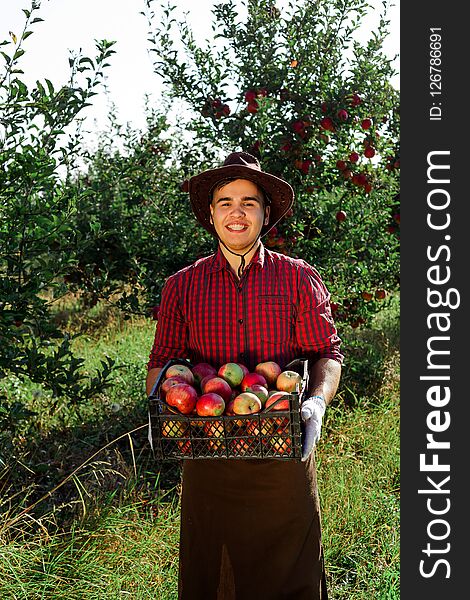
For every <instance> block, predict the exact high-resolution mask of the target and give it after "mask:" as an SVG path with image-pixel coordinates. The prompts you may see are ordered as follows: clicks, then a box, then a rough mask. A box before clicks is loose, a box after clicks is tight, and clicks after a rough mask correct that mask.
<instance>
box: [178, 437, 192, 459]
mask: <svg viewBox="0 0 470 600" xmlns="http://www.w3.org/2000/svg"><path fill="white" fill-rule="evenodd" d="M176 443H177V444H178V448H179V451H180V452H181V454H184V455H185V456H190V455H192V453H193V449H192V447H191V440H178V441H177V442H176Z"/></svg>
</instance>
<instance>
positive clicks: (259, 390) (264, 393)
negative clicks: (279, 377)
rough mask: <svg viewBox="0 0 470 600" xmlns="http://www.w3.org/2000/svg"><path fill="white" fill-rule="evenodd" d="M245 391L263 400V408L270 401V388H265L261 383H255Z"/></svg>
mask: <svg viewBox="0 0 470 600" xmlns="http://www.w3.org/2000/svg"><path fill="white" fill-rule="evenodd" d="M245 391H247V392H251V393H252V394H254V395H255V396H258V398H259V399H260V400H261V406H264V404H265V403H266V400H267V399H268V394H269V392H268V388H266V387H264V385H260V384H259V383H254V384H253V385H250V386H249V387H248V388H247V389H246V390H245Z"/></svg>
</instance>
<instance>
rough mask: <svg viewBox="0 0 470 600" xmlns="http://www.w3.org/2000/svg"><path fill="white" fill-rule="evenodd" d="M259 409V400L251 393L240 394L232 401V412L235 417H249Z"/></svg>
mask: <svg viewBox="0 0 470 600" xmlns="http://www.w3.org/2000/svg"><path fill="white" fill-rule="evenodd" d="M261 408H262V407H261V400H260V399H259V398H258V396H256V395H255V394H253V393H251V392H242V393H241V394H238V396H237V397H236V398H235V399H234V401H233V412H234V413H235V414H236V415H251V414H252V413H257V412H259V411H260V410H261Z"/></svg>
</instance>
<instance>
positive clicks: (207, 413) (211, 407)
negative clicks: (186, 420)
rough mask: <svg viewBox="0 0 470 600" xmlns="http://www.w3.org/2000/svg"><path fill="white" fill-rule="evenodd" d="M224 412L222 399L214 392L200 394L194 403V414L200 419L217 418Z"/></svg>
mask: <svg viewBox="0 0 470 600" xmlns="http://www.w3.org/2000/svg"><path fill="white" fill-rule="evenodd" d="M224 410H225V402H224V399H223V398H222V396H220V395H219V394H215V393H214V392H208V393H205V394H202V396H199V398H198V399H197V401H196V412H197V414H198V415H199V416H200V417H219V416H220V415H221V414H223V412H224Z"/></svg>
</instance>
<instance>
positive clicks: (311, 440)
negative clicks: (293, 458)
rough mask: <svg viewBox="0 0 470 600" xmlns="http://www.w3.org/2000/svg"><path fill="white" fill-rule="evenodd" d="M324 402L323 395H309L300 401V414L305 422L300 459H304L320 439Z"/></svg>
mask: <svg viewBox="0 0 470 600" xmlns="http://www.w3.org/2000/svg"><path fill="white" fill-rule="evenodd" d="M325 409H326V403H325V400H324V398H323V396H311V397H310V398H307V399H306V400H305V401H304V402H302V406H301V407H300V416H301V417H302V421H304V423H305V437H304V441H303V445H302V459H301V460H302V461H306V460H307V458H308V457H309V456H310V453H311V452H312V450H313V449H314V447H315V445H316V444H317V443H318V440H319V439H320V433H321V425H322V420H323V415H324V414H325Z"/></svg>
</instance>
